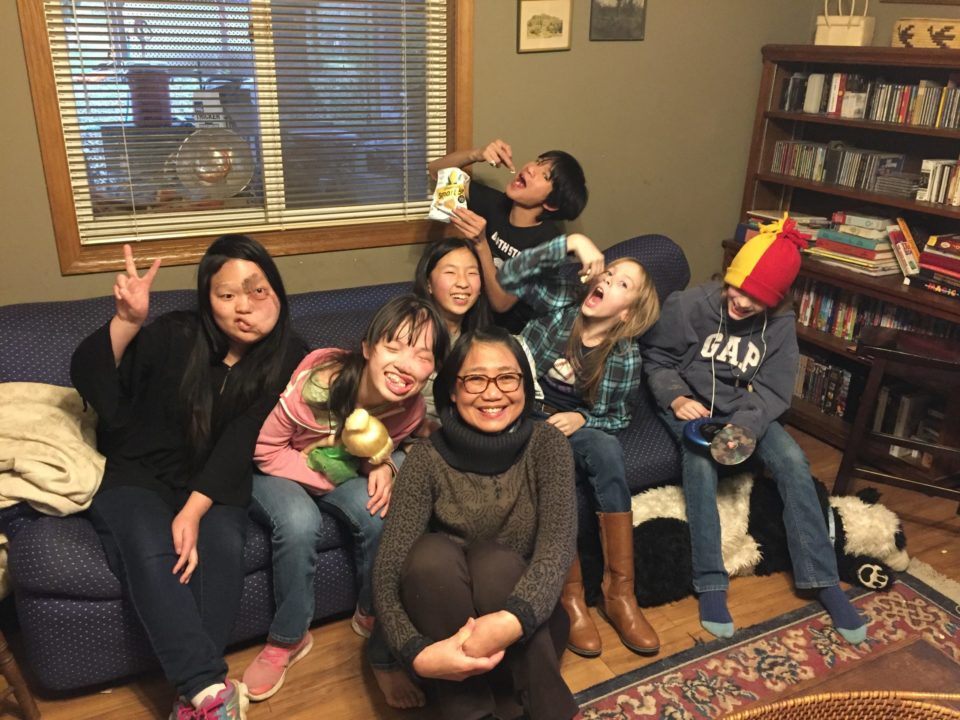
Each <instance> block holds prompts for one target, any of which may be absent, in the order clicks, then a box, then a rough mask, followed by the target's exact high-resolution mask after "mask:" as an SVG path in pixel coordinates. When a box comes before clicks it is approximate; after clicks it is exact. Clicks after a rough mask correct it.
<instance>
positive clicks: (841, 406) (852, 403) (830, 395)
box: [793, 353, 866, 418]
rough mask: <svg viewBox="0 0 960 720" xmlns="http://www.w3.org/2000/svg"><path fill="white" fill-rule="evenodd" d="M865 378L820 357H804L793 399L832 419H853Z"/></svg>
mask: <svg viewBox="0 0 960 720" xmlns="http://www.w3.org/2000/svg"><path fill="white" fill-rule="evenodd" d="M865 383H866V374H865V373H864V372H863V371H861V370H857V369H851V368H847V367H843V366H842V365H838V364H836V363H832V362H831V361H830V360H829V359H827V358H825V357H824V356H823V355H821V354H817V353H813V354H808V353H801V354H800V362H799V364H798V366H797V377H796V379H795V381H794V385H793V395H794V396H795V397H798V398H800V399H801V400H804V401H806V402H808V403H810V404H811V405H813V406H814V407H815V408H816V409H817V410H818V411H819V412H821V413H823V414H824V415H828V416H831V417H838V418H843V417H853V415H855V414H856V404H857V401H858V400H859V397H860V395H861V394H862V391H863V387H864V385H865Z"/></svg>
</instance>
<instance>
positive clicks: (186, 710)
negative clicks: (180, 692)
mask: <svg viewBox="0 0 960 720" xmlns="http://www.w3.org/2000/svg"><path fill="white" fill-rule="evenodd" d="M193 718H194V714H193V705H191V704H190V703H189V702H187V701H186V700H184V699H183V698H182V697H178V698H177V700H176V702H174V703H173V710H171V711H170V718H169V720H193Z"/></svg>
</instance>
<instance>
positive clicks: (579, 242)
mask: <svg viewBox="0 0 960 720" xmlns="http://www.w3.org/2000/svg"><path fill="white" fill-rule="evenodd" d="M567 251H568V252H572V253H573V254H574V255H576V256H577V260H579V261H580V265H581V266H582V267H581V268H580V280H581V282H587V280H590V279H592V278H595V277H598V276H599V275H600V273H602V272H603V268H604V267H605V266H606V259H605V258H604V257H603V253H602V252H600V250H599V249H598V248H597V246H596V245H594V243H593V240H591V239H590V238H588V237H587V236H586V235H583V234H581V233H571V234H570V235H567Z"/></svg>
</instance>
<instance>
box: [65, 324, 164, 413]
mask: <svg viewBox="0 0 960 720" xmlns="http://www.w3.org/2000/svg"><path fill="white" fill-rule="evenodd" d="M169 325H170V323H169V322H168V321H167V320H166V319H165V318H159V319H158V320H156V321H154V322H152V323H150V324H149V325H147V326H145V327H142V328H141V329H140V331H139V332H138V333H137V334H136V335H135V336H134V338H133V340H131V341H130V344H129V345H128V346H127V349H126V350H125V351H124V353H123V357H122V358H120V365H119V366H118V365H116V363H115V362H114V358H113V346H112V344H111V341H110V322H109V321H108V322H107V323H106V324H105V325H103V326H101V327H100V328H99V329H97V330H96V331H94V332H93V333H92V334H91V335H89V336H88V337H87V338H85V339H84V340H83V341H82V342H81V343H80V345H78V346H77V349H76V350H75V351H74V353H73V356H72V357H71V358H70V380H71V382H73V386H74V387H75V388H76V389H77V392H79V393H80V395H81V396H82V397H83V399H84V401H85V402H87V403H89V404H90V405H91V406H93V409H94V410H96V411H97V421H98V423H99V424H100V427H101V428H104V429H107V430H117V429H120V428H123V427H124V426H125V425H127V424H128V423H129V422H130V420H131V413H132V411H133V404H134V400H135V396H136V393H137V391H138V389H139V388H140V387H141V385H142V383H144V382H146V380H147V379H148V378H149V376H150V374H151V371H152V367H153V363H156V362H160V363H162V362H164V359H165V358H166V349H167V348H169V347H170V342H171V340H172V338H171V337H170V333H169V329H170V328H169Z"/></svg>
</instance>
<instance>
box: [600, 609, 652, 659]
mask: <svg viewBox="0 0 960 720" xmlns="http://www.w3.org/2000/svg"><path fill="white" fill-rule="evenodd" d="M597 612H598V613H600V617H602V618H603V619H604V620H606V621H607V624H608V625H609V626H610V627H612V628H613V629H614V630H615V631H616V633H617V637H619V638H620V642H622V643H623V646H624V647H625V648H627V650H632V651H633V652H635V653H636V654H637V655H656V654H657V653H658V652H660V643H657V646H656V647H652V648H649V647H640V646H639V645H631V644H630V643H628V642H627V641H626V639H624V637H623V635H622V634H621V633H620V628H618V627H617V626H616V625H615V624H614V622H613V621H612V620H611V619H610V618H609V617H608V616H607V614H606V613H605V612H604V611H603V610H601V609H600V606H599V605H598V606H597Z"/></svg>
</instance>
